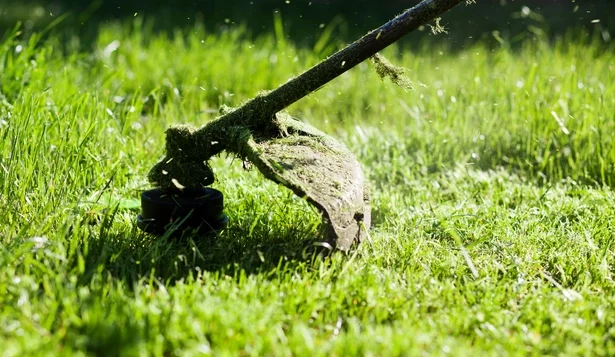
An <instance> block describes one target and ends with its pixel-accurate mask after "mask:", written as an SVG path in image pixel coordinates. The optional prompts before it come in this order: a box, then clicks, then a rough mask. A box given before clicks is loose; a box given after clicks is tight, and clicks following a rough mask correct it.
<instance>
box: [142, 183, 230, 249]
mask: <svg viewBox="0 0 615 357" xmlns="http://www.w3.org/2000/svg"><path fill="white" fill-rule="evenodd" d="M227 223H228V217H227V216H226V215H225V214H224V196H223V195H222V192H220V191H218V190H216V189H213V188H210V187H202V188H199V189H192V190H184V191H183V192H178V191H177V192H172V191H166V190H162V189H159V188H155V189H151V190H147V191H144V192H143V193H142V194H141V214H140V215H139V216H138V217H137V226H138V227H139V228H140V229H141V230H143V231H144V232H147V233H151V234H154V235H164V234H165V233H167V232H168V231H169V230H172V232H171V233H170V235H171V236H174V237H175V236H178V235H181V234H182V233H183V232H187V231H193V232H196V233H198V234H215V233H217V232H219V231H221V230H222V229H224V228H225V227H226V224H227Z"/></svg>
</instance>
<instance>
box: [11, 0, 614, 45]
mask: <svg viewBox="0 0 615 357" xmlns="http://www.w3.org/2000/svg"><path fill="white" fill-rule="evenodd" d="M418 2H419V1H418V0H382V1H371V0H312V1H308V0H259V1H247V0H178V1H169V0H152V1H147V2H146V1H123V0H95V1H81V0H24V1H13V0H1V1H0V30H2V31H7V30H9V29H11V28H13V27H14V26H15V24H16V23H18V22H21V23H23V25H24V26H23V29H24V32H25V33H26V34H27V33H28V32H31V31H36V30H37V29H41V28H44V27H45V26H47V25H48V24H49V23H51V22H53V21H55V20H57V19H58V18H59V17H62V16H66V18H65V19H64V20H63V21H62V22H61V24H60V25H59V26H57V27H58V28H59V29H61V30H62V32H63V33H64V34H66V35H68V36H67V38H69V39H71V40H72V41H73V42H74V41H75V36H73V35H78V36H77V37H78V39H79V43H80V44H81V45H86V46H88V45H91V44H92V42H93V41H95V39H96V37H97V33H98V29H99V28H100V26H101V25H104V24H107V23H109V22H113V21H116V20H126V19H127V18H131V17H136V16H139V17H142V18H144V19H145V21H146V22H148V23H152V24H153V26H152V28H151V30H154V31H166V32H169V33H171V32H173V31H175V30H178V29H182V28H191V27H193V26H194V25H195V24H201V25H204V26H205V28H206V29H207V30H208V31H210V32H214V33H222V32H226V31H229V30H231V29H232V28H235V27H239V26H241V27H245V28H246V29H247V30H248V31H247V32H249V33H250V34H252V35H259V34H263V33H270V32H272V31H274V21H273V19H274V18H276V17H277V18H279V19H281V20H282V21H281V22H282V23H283V26H284V34H285V36H287V38H288V39H290V40H292V41H293V42H294V43H295V44H296V45H300V46H309V47H313V46H314V45H315V44H316V43H317V42H318V41H319V40H321V39H322V38H323V34H324V35H325V36H327V37H332V38H335V39H337V40H339V41H344V42H349V41H352V40H354V39H355V38H357V37H358V36H360V35H362V34H364V33H365V32H366V31H368V30H370V29H372V28H375V27H377V26H379V25H380V24H382V23H384V22H385V21H387V20H388V19H390V18H391V17H392V16H393V15H395V14H397V13H399V12H400V11H402V10H403V9H405V8H408V7H410V6H413V5H415V4H416V3H418ZM614 11H615V2H613V1H599V0H581V1H578V0H577V1H573V0H525V1H513V0H479V1H477V3H476V4H474V5H473V6H460V7H459V8H458V9H456V10H455V11H453V12H451V13H450V14H446V15H445V16H444V18H443V21H442V23H443V24H444V25H445V26H446V27H447V28H450V30H451V31H449V33H447V34H444V35H441V36H437V37H434V36H431V34H430V31H428V29H423V31H421V32H420V33H419V34H414V35H412V36H410V37H409V38H407V39H405V40H404V41H403V42H402V43H403V44H405V45H408V46H412V45H416V44H420V43H422V42H424V40H425V38H426V37H428V38H429V41H430V42H431V43H433V42H434V41H436V42H438V43H442V42H443V43H446V44H448V45H449V48H450V49H462V48H465V47H467V46H470V45H472V44H474V43H476V42H477V41H481V42H482V43H490V44H496V45H497V44H498V43H499V42H501V41H502V40H504V41H506V42H508V43H510V44H511V45H513V46H514V45H515V44H520V43H522V42H523V41H524V40H526V39H528V38H530V39H531V38H535V37H536V36H547V37H548V38H550V39H554V38H557V37H560V36H563V35H564V34H566V33H569V32H571V31H575V32H576V33H577V34H582V35H584V36H587V35H596V36H598V37H600V38H602V39H603V40H604V41H605V42H607V43H608V42H610V39H611V34H612V33H614V29H615V21H614V20H613V18H612V17H610V16H608V14H612V13H613V12H614Z"/></svg>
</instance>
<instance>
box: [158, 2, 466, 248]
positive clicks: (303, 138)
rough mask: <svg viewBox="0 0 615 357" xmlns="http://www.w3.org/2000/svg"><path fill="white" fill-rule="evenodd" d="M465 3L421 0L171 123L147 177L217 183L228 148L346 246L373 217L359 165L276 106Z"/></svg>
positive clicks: (169, 185)
mask: <svg viewBox="0 0 615 357" xmlns="http://www.w3.org/2000/svg"><path fill="white" fill-rule="evenodd" d="M464 1H465V2H467V3H469V2H472V1H471V0H425V1H422V2H421V3H419V4H418V5H416V6H415V7H413V8H411V9H409V10H407V11H405V12H404V13H402V14H400V15H398V16H397V17H395V18H394V19H392V20H391V21H389V22H387V23H386V24H384V25H383V26H381V27H380V28H378V29H376V30H373V31H370V32H369V33H367V34H366V35H365V36H363V37H362V38H360V39H359V40H357V41H355V42H354V43H352V44H351V45H349V46H348V47H346V48H344V49H342V50H340V51H339V52H337V53H336V54H334V55H332V56H330V57H329V58H327V59H325V60H323V61H322V62H320V63H319V64H317V65H315V66H314V67H312V68H310V69H309V70H307V71H306V72H304V73H303V74H301V75H299V76H297V77H295V78H293V79H291V80H289V81H287V82H286V83H285V84H283V85H282V86H280V87H279V88H277V89H275V90H273V91H271V92H266V93H262V94H260V95H258V96H256V97H255V98H253V99H251V100H249V101H247V102H246V103H245V104H244V105H242V106H240V107H239V108H234V109H233V108H231V109H229V110H228V111H226V113H223V115H222V116H221V117H219V118H217V119H215V120H213V121H211V122H209V123H208V124H206V125H205V126H203V127H202V128H200V129H194V128H190V127H186V126H177V127H171V128H169V129H168V130H167V132H166V156H165V157H164V158H163V159H162V160H161V161H160V162H158V163H157V164H156V165H155V166H154V167H153V168H152V169H151V170H150V172H149V175H148V179H149V180H150V182H151V183H152V184H153V185H154V186H157V187H159V188H162V189H168V190H177V189H178V188H182V189H183V188H195V187H201V186H207V185H210V184H212V183H213V182H214V175H213V171H212V170H211V168H210V167H209V164H208V160H209V159H210V158H211V157H213V156H215V155H217V154H219V153H221V152H222V151H229V152H233V153H235V154H237V155H238V156H240V157H242V158H243V159H245V160H248V161H250V162H252V163H253V164H254V165H255V166H256V167H257V168H258V169H259V171H260V172H261V173H262V174H263V175H264V176H265V177H266V178H268V179H270V180H272V181H274V182H277V183H279V184H281V185H283V186H286V187H288V188H289V189H291V190H292V191H293V192H294V193H295V194H297V195H298V196H300V197H305V198H306V199H307V200H308V201H309V202H310V203H311V204H312V205H314V206H315V207H316V208H318V209H319V210H320V211H321V212H322V214H323V218H324V223H325V224H326V225H327V227H328V229H327V233H328V240H329V241H330V242H331V243H333V244H334V245H335V246H337V247H338V248H340V249H342V250H347V249H349V248H350V247H351V246H352V244H353V243H354V242H355V241H359V242H360V241H362V240H363V238H364V237H365V236H366V235H367V234H368V233H367V231H364V230H367V229H369V227H370V222H371V209H370V205H369V193H368V189H367V187H366V183H365V177H364V174H363V171H362V169H361V166H360V164H359V163H358V161H357V159H356V157H355V156H354V155H353V154H352V153H351V152H350V151H349V150H348V148H346V146H344V145H343V144H342V143H340V142H339V141H337V140H335V139H334V138H332V137H330V136H328V135H326V134H324V133H322V132H320V131H318V130H317V129H315V128H313V127H311V126H309V125H307V124H305V123H301V122H299V121H297V120H294V119H292V118H290V116H288V115H286V114H283V113H280V112H281V111H282V110H283V109H284V108H286V107H288V106H289V105H291V104H292V103H294V102H296V101H297V100H299V99H301V98H303V97H305V96H306V95H308V94H310V93H312V92H313V91H315V90H316V89H318V88H320V87H322V86H323V85H325V84H326V83H328V82H329V81H331V80H333V79H334V78H336V77H338V76H339V75H341V74H342V73H344V72H346V71H348V70H349V69H351V68H353V67H354V66H356V65H357V64H359V63H361V62H363V61H364V60H366V59H368V58H370V57H372V56H374V55H375V54H376V53H377V52H378V51H380V50H382V49H384V48H386V47H388V46H389V45H391V44H392V43H394V42H396V41H397V40H399V39H400V38H402V37H403V36H405V35H406V34H408V33H409V32H411V31H413V30H415V29H417V28H418V27H419V26H421V25H425V24H426V23H427V22H429V21H431V20H433V19H434V18H436V17H438V16H439V15H441V14H442V13H444V12H446V11H448V10H449V9H451V8H452V7H454V6H456V5H457V4H459V3H461V2H464ZM319 171H321V172H319ZM336 176H337V177H336Z"/></svg>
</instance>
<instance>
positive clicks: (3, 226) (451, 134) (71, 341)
mask: <svg viewBox="0 0 615 357" xmlns="http://www.w3.org/2000/svg"><path fill="white" fill-rule="evenodd" d="M449 27H453V29H451V30H454V26H453V24H450V25H449ZM154 30H155V29H154V27H153V26H151V25H148V24H147V23H144V22H142V21H141V20H140V19H139V18H138V17H137V18H136V19H135V20H134V21H133V22H131V23H123V24H117V23H115V24H114V23H109V24H107V25H105V26H103V27H102V28H101V29H100V32H99V34H98V39H97V42H96V43H95V44H94V45H93V48H92V49H91V50H90V49H89V48H88V47H87V46H81V45H80V44H79V43H77V40H74V41H64V40H62V41H61V40H60V39H59V38H58V37H56V36H53V32H52V35H47V36H45V37H44V39H43V38H39V37H38V36H34V37H32V38H29V39H27V38H23V37H21V36H6V37H5V38H4V39H3V40H2V42H0V73H1V74H0V92H1V95H0V138H1V140H0V207H1V211H0V212H1V214H0V292H1V293H0V307H1V310H0V349H1V350H2V353H3V355H5V356H24V355H27V356H31V355H62V356H68V355H73V354H74V355H100V356H112V355H150V354H151V355H157V356H172V355H207V354H212V355H229V356H230V355H279V356H290V355H306V356H307V355H309V356H311V355H338V356H347V355H366V356H370V355H372V356H376V355H425V354H435V355H447V354H449V355H454V356H460V355H473V356H476V355H497V356H502V355H523V356H525V355H545V354H549V355H613V354H615V312H613V305H614V304H615V295H614V294H615V282H614V278H613V274H614V264H615V236H614V229H615V193H614V192H613V190H612V188H611V187H612V186H613V185H615V165H614V163H615V146H614V145H613V144H614V143H613V132H614V130H615V114H614V113H615V74H614V73H615V54H614V52H613V51H612V49H609V48H608V47H606V46H605V45H604V44H601V43H600V40H599V39H593V38H587V37H582V36H567V37H563V38H560V39H558V40H555V41H551V42H548V41H547V40H546V39H541V38H540V36H539V37H538V39H534V40H527V41H526V42H524V43H523V44H522V45H521V46H516V47H514V48H511V47H510V46H508V45H507V43H505V42H502V44H501V46H498V47H494V48H490V47H487V46H486V45H481V44H475V45H473V46H471V47H466V48H465V49H459V48H457V49H453V48H448V47H446V46H445V45H438V46H436V47H434V46H430V45H429V43H428V42H426V43H425V44H424V46H422V47H421V48H420V49H418V50H415V51H410V50H409V49H408V48H404V47H402V46H393V47H392V48H389V49H388V50H386V51H385V52H384V54H385V55H386V56H387V57H388V58H389V59H390V60H391V61H392V62H394V63H395V64H397V65H401V66H404V67H405V68H407V69H408V72H407V74H408V76H409V77H410V78H411V79H412V80H413V81H414V82H415V84H416V86H415V88H414V89H413V90H409V91H405V90H403V89H401V88H399V87H396V86H395V85H393V84H391V83H390V82H387V81H381V80H380V78H379V77H378V75H377V74H376V72H375V71H374V69H373V67H372V66H371V65H370V64H369V63H364V64H361V65H359V66H358V67H356V68H355V69H353V70H351V71H350V72H348V73H346V74H344V75H343V76H341V77H340V78H338V79H337V80H335V81H334V82H332V83H330V84H329V85H327V86H326V87H324V88H322V89H320V90H319V91H318V92H316V93H315V94H313V95H311V96H310V97H308V98H305V99H303V100H302V101H300V102H298V103H296V104H295V105H293V106H292V107H290V108H289V109H288V111H289V112H290V113H291V114H293V115H294V116H296V117H297V118H299V119H301V120H304V121H306V122H308V123H310V124H312V125H314V126H316V127H318V128H319V129H321V130H323V131H325V132H327V133H329V134H331V135H333V136H335V137H336V138H338V139H339V140H340V141H342V142H344V143H345V144H347V145H348V147H349V148H350V149H351V150H352V151H353V152H354V153H355V154H356V155H357V157H358V159H359V161H360V162H361V163H362V165H363V167H364V170H365V172H366V175H367V177H368V181H369V185H370V188H371V193H372V204H373V215H374V219H373V220H374V221H373V227H372V230H371V240H372V244H362V245H361V246H359V247H358V248H357V249H356V250H353V251H351V252H349V253H341V252H338V253H334V254H331V255H330V256H327V257H319V256H315V255H314V254H312V250H310V249H305V244H304V242H305V241H306V240H310V239H313V238H314V237H315V236H316V234H317V232H318V224H319V221H320V220H319V216H318V214H317V212H316V211H315V210H314V209H313V208H311V207H310V206H309V205H308V204H306V202H304V201H303V200H301V199H299V198H297V197H295V196H293V195H292V193H291V192H290V191H288V190H286V189H283V188H281V187H278V186H277V185H275V184H273V183H271V182H268V181H266V180H265V179H263V178H262V177H261V176H260V175H259V173H258V172H257V171H256V170H251V171H246V170H244V169H243V167H242V166H243V165H242V163H241V162H240V160H236V159H235V160H234V158H233V157H227V156H222V157H219V158H216V159H215V160H213V162H212V165H213V167H214V168H215V170H216V174H217V179H218V181H217V182H216V183H215V185H214V187H216V188H218V189H220V190H221V191H223V192H224V194H225V200H226V213H227V214H228V216H229V217H230V224H229V226H228V228H227V230H225V231H224V232H222V233H221V235H220V236H219V237H218V238H216V239H213V240H212V239H206V238H199V237H194V238H193V239H188V240H184V241H169V240H167V239H165V238H157V237H153V236H148V235H146V234H144V233H142V232H140V231H139V230H138V229H137V228H136V225H135V216H136V214H137V213H138V210H139V208H138V197H139V192H140V190H144V189H148V188H149V186H148V182H147V181H146V175H147V172H148V171H149V169H150V168H151V166H152V165H153V164H154V163H155V162H156V161H157V160H158V159H159V158H160V157H161V156H162V155H163V149H164V130H165V129H166V128H167V127H168V126H170V125H173V124H182V123H183V124H194V125H202V124H203V123H206V122H207V121H208V120H211V119H213V118H215V117H216V115H217V114H216V113H217V111H218V109H219V107H220V106H222V105H230V106H237V105H239V104H240V103H241V102H243V101H244V100H246V99H248V98H250V97H252V96H254V95H255V94H257V93H258V91H259V90H263V89H273V88H275V87H277V86H278V85H279V84H281V83H283V82H285V81H286V80H287V79H288V78H290V77H291V76H292V75H295V74H298V73H300V72H301V71H302V70H304V69H306V68H308V67H309V66H311V65H313V64H315V63H317V62H318V61H319V60H320V59H322V58H323V57H325V56H326V55H328V54H330V53H331V52H330V51H331V50H332V49H333V48H336V47H338V45H339V44H337V43H334V42H326V41H325V40H326V38H323V41H321V42H320V43H319V45H318V46H317V48H307V47H300V48H298V47H296V46H294V45H293V44H292V43H290V42H287V41H286V40H284V36H280V33H278V34H277V36H275V35H274V34H272V35H263V36H258V37H256V38H253V37H251V36H249V34H248V33H247V32H245V31H242V30H231V31H228V32H225V33H206V32H205V30H203V29H202V28H199V27H196V28H192V29H190V30H189V31H188V30H186V31H183V32H181V31H178V32H177V33H175V34H174V35H172V36H166V35H165V34H161V33H156V31H154ZM85 48H88V49H87V50H86V49H85Z"/></svg>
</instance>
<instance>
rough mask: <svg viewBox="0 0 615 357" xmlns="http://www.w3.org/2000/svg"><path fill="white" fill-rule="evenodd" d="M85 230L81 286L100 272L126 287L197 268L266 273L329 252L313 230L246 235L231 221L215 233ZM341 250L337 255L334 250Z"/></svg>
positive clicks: (171, 281)
mask: <svg viewBox="0 0 615 357" xmlns="http://www.w3.org/2000/svg"><path fill="white" fill-rule="evenodd" d="M109 223H110V222H106V223H105V222H103V223H102V224H103V228H102V230H101V234H91V235H90V236H88V237H87V238H84V241H82V242H81V247H82V254H83V259H84V260H85V271H84V272H83V274H81V278H80V281H79V283H80V284H83V285H86V284H88V283H89V282H90V281H91V280H92V279H93V278H94V277H96V276H99V275H100V274H101V273H108V274H109V275H111V276H112V277H113V278H115V279H120V280H122V281H124V282H125V283H126V285H127V286H133V285H134V284H135V283H136V282H137V281H138V280H140V279H142V278H147V277H154V278H156V279H158V280H159V281H160V282H161V283H163V284H165V285H167V284H170V285H173V284H174V283H175V282H177V281H179V280H182V279H184V278H187V277H189V276H190V275H192V274H198V273H199V272H202V271H208V272H218V273H220V274H224V275H227V276H237V274H238V273H240V272H242V273H245V274H263V273H264V274H267V273H268V272H272V271H274V270H276V269H278V268H280V267H281V266H286V267H288V266H298V265H303V264H307V265H311V264H313V263H314V262H315V261H316V260H321V259H323V258H325V257H327V256H329V255H331V254H336V253H334V252H335V250H332V249H331V246H330V245H328V244H327V243H324V239H322V235H321V234H319V232H318V231H315V230H311V231H300V230H297V229H294V228H292V227H291V228H290V229H285V230H280V231H278V232H275V234H272V233H268V234H267V233H264V234H263V232H258V234H252V236H251V237H250V233H249V231H250V227H242V226H237V225H233V224H231V225H230V226H229V227H228V228H227V230H225V231H223V232H222V233H221V234H220V235H219V236H217V237H214V236H187V237H182V238H176V239H171V238H168V237H165V236H162V237H157V236H152V235H149V234H146V233H143V232H141V231H139V230H138V229H137V228H136V226H135V227H133V228H132V230H127V231H123V232H118V233H111V232H109V233H105V232H104V229H105V226H104V225H107V226H109ZM339 254H343V253H341V252H340V253H339Z"/></svg>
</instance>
